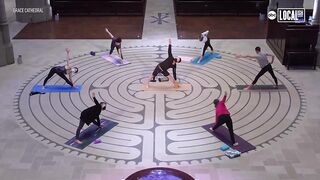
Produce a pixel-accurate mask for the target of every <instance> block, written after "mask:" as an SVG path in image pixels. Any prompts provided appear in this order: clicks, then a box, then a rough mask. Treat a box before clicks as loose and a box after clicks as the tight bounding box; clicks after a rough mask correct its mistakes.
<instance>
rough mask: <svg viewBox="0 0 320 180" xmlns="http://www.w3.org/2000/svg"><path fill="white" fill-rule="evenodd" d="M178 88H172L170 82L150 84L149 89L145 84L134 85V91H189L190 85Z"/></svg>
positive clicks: (182, 85)
mask: <svg viewBox="0 0 320 180" xmlns="http://www.w3.org/2000/svg"><path fill="white" fill-rule="evenodd" d="M179 85H180V87H179V88H174V86H173V84H172V83H171V82H150V83H149V88H146V85H145V84H135V85H134V86H136V87H134V89H136V90H140V91H191V89H192V86H191V84H179Z"/></svg>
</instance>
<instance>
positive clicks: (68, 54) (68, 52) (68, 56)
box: [66, 48, 70, 66]
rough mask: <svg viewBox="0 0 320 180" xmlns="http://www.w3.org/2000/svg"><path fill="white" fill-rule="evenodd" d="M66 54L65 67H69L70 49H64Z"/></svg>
mask: <svg viewBox="0 0 320 180" xmlns="http://www.w3.org/2000/svg"><path fill="white" fill-rule="evenodd" d="M66 52H67V66H70V49H69V48H66Z"/></svg>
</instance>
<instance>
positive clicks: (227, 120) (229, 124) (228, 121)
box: [212, 114, 236, 144]
mask: <svg viewBox="0 0 320 180" xmlns="http://www.w3.org/2000/svg"><path fill="white" fill-rule="evenodd" d="M224 123H226V125H227V127H228V130H229V133H230V137H231V141H232V144H234V143H235V142H236V141H235V140H234V133H233V125H232V119H231V117H230V115H229V114H225V115H221V116H219V118H218V123H217V124H215V125H214V126H213V127H212V130H215V129H217V128H218V127H220V126H222V125H223V124H224Z"/></svg>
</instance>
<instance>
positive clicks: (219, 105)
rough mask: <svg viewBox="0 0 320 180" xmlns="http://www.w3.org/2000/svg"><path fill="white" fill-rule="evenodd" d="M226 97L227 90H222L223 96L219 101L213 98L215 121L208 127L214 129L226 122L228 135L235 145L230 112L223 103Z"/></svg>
mask: <svg viewBox="0 0 320 180" xmlns="http://www.w3.org/2000/svg"><path fill="white" fill-rule="evenodd" d="M226 99H227V92H224V96H223V98H222V100H221V101H220V100H219V99H215V100H214V101H213V104H214V106H215V108H216V122H215V124H214V126H213V127H210V130H212V131H214V130H216V129H217V128H218V127H220V126H221V125H223V124H224V123H226V125H227V127H228V130H229V134H230V137H231V141H232V145H233V146H237V145H238V143H237V142H236V141H235V139H234V133H233V124H232V119H231V117H230V112H229V111H228V109H227V107H226V105H225V102H226Z"/></svg>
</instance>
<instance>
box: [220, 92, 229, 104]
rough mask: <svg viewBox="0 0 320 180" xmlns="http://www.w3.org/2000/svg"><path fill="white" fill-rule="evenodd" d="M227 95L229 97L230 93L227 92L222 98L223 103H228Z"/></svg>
mask: <svg viewBox="0 0 320 180" xmlns="http://www.w3.org/2000/svg"><path fill="white" fill-rule="evenodd" d="M227 95H228V93H227V91H225V92H224V96H223V98H222V100H221V101H222V102H226V99H227Z"/></svg>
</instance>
